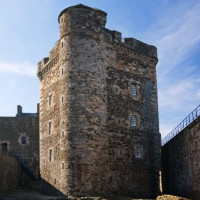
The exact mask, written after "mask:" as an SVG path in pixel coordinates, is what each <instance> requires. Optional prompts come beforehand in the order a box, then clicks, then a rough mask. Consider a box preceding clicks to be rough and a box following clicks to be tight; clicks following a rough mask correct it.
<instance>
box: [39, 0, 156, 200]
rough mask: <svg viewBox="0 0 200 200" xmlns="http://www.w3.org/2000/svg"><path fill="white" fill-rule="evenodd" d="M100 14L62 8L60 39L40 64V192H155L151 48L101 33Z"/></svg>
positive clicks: (148, 194) (144, 195) (153, 62)
mask: <svg viewBox="0 0 200 200" xmlns="http://www.w3.org/2000/svg"><path fill="white" fill-rule="evenodd" d="M106 15H107V14H106V13H105V12H103V11H101V10H98V9H94V8H90V7H87V6H84V5H81V4H80V5H77V6H73V7H69V8H67V9H65V10H63V11H62V12H61V13H60V15H59V18H58V22H59V25H60V38H59V40H58V42H57V43H56V45H55V47H54V48H53V49H52V50H51V51H50V55H49V57H48V58H44V59H43V60H42V61H41V62H39V63H38V77H39V79H40V172H41V178H42V191H43V192H46V193H50V192H52V193H54V194H55V193H58V194H60V193H62V194H64V195H72V196H87V195H95V196H98V195H106V194H114V195H125V196H132V197H135V198H154V197H156V196H157V195H158V193H159V170H160V134H159V126H158V101H157V82H156V64H157V61H158V59H157V49H156V47H154V46H151V45H148V44H145V43H143V42H141V41H138V40H136V39H134V38H125V39H124V41H122V36H121V33H120V32H117V31H111V30H109V29H107V28H105V24H106Z"/></svg>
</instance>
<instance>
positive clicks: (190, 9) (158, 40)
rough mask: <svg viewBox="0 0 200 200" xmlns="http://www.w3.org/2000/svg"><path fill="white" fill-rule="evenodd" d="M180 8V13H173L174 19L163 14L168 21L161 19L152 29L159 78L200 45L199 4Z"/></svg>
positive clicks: (167, 14)
mask: <svg viewBox="0 0 200 200" xmlns="http://www.w3.org/2000/svg"><path fill="white" fill-rule="evenodd" d="M182 7H183V8H182V10H181V11H177V12H176V11H174V13H175V14H174V16H173V17H174V18H173V17H170V16H169V14H170V13H165V15H164V16H166V17H167V18H168V19H169V20H167V19H166V18H165V17H164V18H161V21H160V22H159V23H158V24H157V25H156V26H155V27H154V29H155V30H156V32H155V34H154V39H153V43H154V44H155V45H156V46H157V47H158V55H159V63H158V66H159V68H160V69H159V75H160V78H161V77H163V76H165V75H167V73H168V72H170V71H171V70H172V69H173V68H175V67H177V66H178V65H179V64H180V63H182V62H183V61H184V60H186V59H188V57H189V55H190V52H191V51H192V50H193V49H194V48H195V47H197V45H198V44H199V43H200V26H199V24H200V15H199V10H200V3H199V2H198V3H196V4H194V5H192V6H191V5H190V3H188V5H184V6H182ZM162 21H163V23H162ZM152 35H153V34H152Z"/></svg>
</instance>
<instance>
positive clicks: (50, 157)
mask: <svg viewBox="0 0 200 200" xmlns="http://www.w3.org/2000/svg"><path fill="white" fill-rule="evenodd" d="M52 159H53V150H52V149H49V162H52Z"/></svg>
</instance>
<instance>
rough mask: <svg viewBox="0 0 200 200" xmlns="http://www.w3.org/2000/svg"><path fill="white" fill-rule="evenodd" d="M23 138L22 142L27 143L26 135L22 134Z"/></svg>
mask: <svg viewBox="0 0 200 200" xmlns="http://www.w3.org/2000/svg"><path fill="white" fill-rule="evenodd" d="M21 140H22V144H27V138H26V136H22V138H21Z"/></svg>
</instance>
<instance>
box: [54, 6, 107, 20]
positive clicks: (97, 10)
mask: <svg viewBox="0 0 200 200" xmlns="http://www.w3.org/2000/svg"><path fill="white" fill-rule="evenodd" d="M73 8H84V9H88V10H95V12H98V13H99V14H102V15H105V16H107V13H106V12H104V11H102V10H99V9H97V8H92V7H89V6H85V5H83V4H77V5H75V6H70V7H68V8H65V9H64V10H63V11H61V13H60V14H59V16H58V23H60V17H61V15H62V14H63V13H65V12H67V11H69V10H71V9H73Z"/></svg>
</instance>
